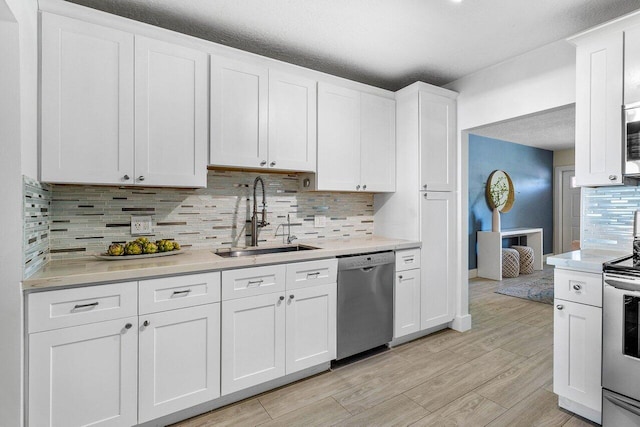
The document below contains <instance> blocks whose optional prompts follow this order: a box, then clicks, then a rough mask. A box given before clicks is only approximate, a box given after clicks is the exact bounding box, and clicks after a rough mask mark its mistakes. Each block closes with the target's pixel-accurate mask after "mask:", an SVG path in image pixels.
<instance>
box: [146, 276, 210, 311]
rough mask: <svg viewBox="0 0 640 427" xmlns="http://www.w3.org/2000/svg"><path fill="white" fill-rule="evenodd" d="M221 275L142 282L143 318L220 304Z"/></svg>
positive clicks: (166, 278)
mask: <svg viewBox="0 0 640 427" xmlns="http://www.w3.org/2000/svg"><path fill="white" fill-rule="evenodd" d="M220 281H221V279H220V272H215V273H203V274H190V275H188V276H174V277H165V278H162V279H151V280H141V281H140V282H138V286H139V291H138V299H139V301H138V303H139V308H140V310H139V312H140V314H149V313H157V312H159V311H166V310H173V309H176V308H185V307H193V306H196V305H202V304H210V303H213V302H218V301H220Z"/></svg>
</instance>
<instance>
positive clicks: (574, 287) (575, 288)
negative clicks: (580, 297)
mask: <svg viewBox="0 0 640 427" xmlns="http://www.w3.org/2000/svg"><path fill="white" fill-rule="evenodd" d="M573 289H574V290H576V291H579V290H580V289H582V285H579V284H577V283H576V284H575V285H573Z"/></svg>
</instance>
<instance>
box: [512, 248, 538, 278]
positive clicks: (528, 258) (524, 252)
mask: <svg viewBox="0 0 640 427" xmlns="http://www.w3.org/2000/svg"><path fill="white" fill-rule="evenodd" d="M511 247H512V248H513V249H515V250H516V251H518V254H520V274H531V273H533V249H532V248H530V247H529V246H511Z"/></svg>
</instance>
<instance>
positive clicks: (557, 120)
mask: <svg viewBox="0 0 640 427" xmlns="http://www.w3.org/2000/svg"><path fill="white" fill-rule="evenodd" d="M469 133H472V134H475V135H480V136H486V137H488V138H494V139H500V140H502V141H508V142H515V143H517V144H522V145H529V146H531V147H537V148H543V149H545V150H551V151H556V150H565V149H568V148H573V147H574V146H575V133H576V108H575V104H570V105H565V106H563V107H559V108H553V109H551V110H546V111H541V112H539V113H535V114H530V115H527V116H522V117H516V118H514V119H510V120H505V121H503V122H498V123H492V124H490V125H487V126H481V127H479V128H475V129H471V130H469Z"/></svg>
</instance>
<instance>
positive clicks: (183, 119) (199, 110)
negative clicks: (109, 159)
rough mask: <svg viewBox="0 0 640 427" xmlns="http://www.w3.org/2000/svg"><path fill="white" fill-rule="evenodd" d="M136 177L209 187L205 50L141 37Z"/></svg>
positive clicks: (154, 182) (148, 181)
mask: <svg viewBox="0 0 640 427" xmlns="http://www.w3.org/2000/svg"><path fill="white" fill-rule="evenodd" d="M135 58H136V59H135V64H136V71H135V76H136V78H135V94H136V96H135V104H136V108H135V112H136V116H135V117H136V120H135V122H136V124H135V135H136V142H135V147H136V148H135V182H136V183H137V184H143V185H153V186H162V185H166V186H175V187H206V186H207V137H208V126H209V124H208V117H207V115H208V109H207V108H208V106H207V104H208V100H207V98H208V97H207V90H208V86H207V85H208V82H207V73H208V61H209V58H208V56H207V54H206V53H204V52H200V51H197V50H194V49H189V48H186V47H183V46H179V45H175V44H172V43H166V42H163V41H159V40H153V39H149V38H146V37H141V36H136V57H135Z"/></svg>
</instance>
